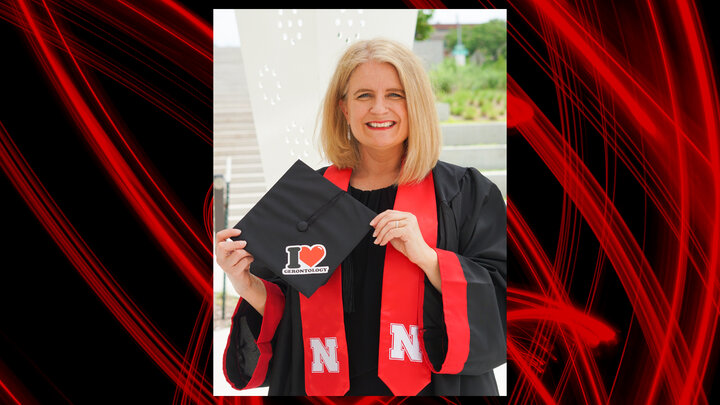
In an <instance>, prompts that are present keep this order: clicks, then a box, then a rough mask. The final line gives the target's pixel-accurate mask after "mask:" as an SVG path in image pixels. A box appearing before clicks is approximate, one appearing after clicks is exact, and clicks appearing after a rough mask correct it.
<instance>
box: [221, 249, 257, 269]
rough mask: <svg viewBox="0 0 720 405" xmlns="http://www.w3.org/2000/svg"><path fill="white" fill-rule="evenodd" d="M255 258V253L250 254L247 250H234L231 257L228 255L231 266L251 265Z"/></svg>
mask: <svg viewBox="0 0 720 405" xmlns="http://www.w3.org/2000/svg"><path fill="white" fill-rule="evenodd" d="M253 260H255V258H254V257H253V255H251V254H250V252H248V251H247V250H242V249H241V250H236V251H234V252H232V254H231V255H230V257H228V263H229V264H230V266H231V267H233V268H234V267H243V266H247V265H249V264H250V263H251V262H252V261H253ZM243 261H245V262H247V263H241V262H243ZM239 264H242V265H243V266H238V265H239Z"/></svg>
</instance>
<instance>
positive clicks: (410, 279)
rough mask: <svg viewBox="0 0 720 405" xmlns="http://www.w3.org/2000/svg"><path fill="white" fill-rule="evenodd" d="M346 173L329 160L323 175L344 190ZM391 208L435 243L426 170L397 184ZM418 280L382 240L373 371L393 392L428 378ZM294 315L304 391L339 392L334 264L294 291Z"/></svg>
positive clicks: (343, 379)
mask: <svg viewBox="0 0 720 405" xmlns="http://www.w3.org/2000/svg"><path fill="white" fill-rule="evenodd" d="M351 174H352V170H351V169H344V170H339V169H338V168H337V167H335V166H330V167H329V168H328V169H327V170H326V171H325V178H327V179H328V180H330V181H331V182H333V184H335V185H336V186H338V187H340V188H342V189H343V190H346V191H347V189H348V186H349V184H350V175H351ZM393 208H394V209H395V210H397V211H405V212H411V213H413V214H414V215H415V216H416V217H417V220H418V225H419V226H420V231H421V232H422V235H423V238H424V239H425V242H426V243H427V244H428V245H429V246H430V247H435V245H436V243H437V208H436V204H435V187H434V183H433V177H432V173H430V174H428V176H427V177H426V178H425V179H424V180H423V181H422V182H421V183H419V184H413V185H400V186H399V187H398V191H397V195H396V197H395V205H394V207H393ZM424 280H425V275H424V273H423V271H422V270H421V269H420V268H419V267H418V266H416V265H415V264H413V263H412V262H410V260H408V259H407V258H406V257H405V256H404V255H403V254H402V253H400V252H398V251H397V250H395V248H393V247H392V245H391V244H390V243H388V244H387V245H386V250H385V267H384V270H383V285H382V304H381V310H380V337H379V339H380V351H379V357H378V376H379V377H380V379H382V381H383V382H384V383H385V384H386V385H387V386H388V387H389V388H390V390H391V391H392V392H393V394H394V395H415V394H417V393H419V392H420V391H421V390H422V389H423V388H424V387H425V386H427V384H428V383H429V382H430V369H429V368H428V366H427V365H426V364H425V362H424V361H423V358H424V357H425V356H423V355H422V353H420V351H421V350H422V349H421V347H422V345H421V344H420V343H421V342H420V341H419V339H421V336H422V334H421V331H422V328H423V325H422V304H423V294H424V288H425V283H424ZM300 315H301V317H302V333H303V350H304V364H305V391H306V392H307V394H308V395H328V396H329V395H344V394H345V393H346V392H347V391H348V390H349V388H350V381H349V372H348V354H347V343H346V340H345V321H344V314H343V302H342V282H341V268H340V267H338V269H337V270H336V271H335V272H334V273H333V275H332V276H331V277H330V279H329V280H328V282H327V283H326V284H325V285H323V286H321V287H320V288H318V289H317V291H316V292H315V293H314V294H313V295H312V296H311V297H310V298H306V297H304V296H303V295H302V294H300ZM418 354H419V359H418V356H417V355H418Z"/></svg>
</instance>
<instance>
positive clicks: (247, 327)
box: [223, 279, 285, 390]
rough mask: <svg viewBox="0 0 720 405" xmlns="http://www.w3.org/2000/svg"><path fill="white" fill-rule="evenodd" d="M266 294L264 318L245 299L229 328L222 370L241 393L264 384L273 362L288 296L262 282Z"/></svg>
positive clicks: (275, 287) (240, 303)
mask: <svg viewBox="0 0 720 405" xmlns="http://www.w3.org/2000/svg"><path fill="white" fill-rule="evenodd" d="M261 281H262V282H263V284H264V285H265V290H266V291H267V301H266V302H265V315H264V316H261V315H260V314H259V313H258V312H257V311H256V310H255V308H253V307H252V306H251V305H250V304H248V303H247V302H246V301H244V300H242V299H241V300H240V301H239V302H238V304H237V306H236V307H235V312H234V313H233V316H232V323H231V326H230V335H229V336H228V341H227V345H226V347H225V353H224V355H223V370H224V373H225V379H226V380H227V381H228V382H229V383H230V385H231V386H232V387H233V388H235V389H238V390H241V389H246V388H255V387H259V386H262V385H265V384H264V383H265V380H266V379H267V374H268V368H269V365H270V360H271V359H272V355H273V351H272V343H271V342H272V340H273V337H274V336H275V331H276V330H277V327H278V324H279V323H280V319H281V318H282V315H283V311H284V308H285V295H284V294H283V292H282V290H281V288H280V287H279V286H278V285H277V284H275V283H272V282H270V281H267V280H264V279H261Z"/></svg>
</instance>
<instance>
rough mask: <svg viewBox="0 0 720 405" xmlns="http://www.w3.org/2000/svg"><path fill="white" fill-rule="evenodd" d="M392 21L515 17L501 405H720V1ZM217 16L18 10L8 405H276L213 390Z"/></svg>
mask: <svg viewBox="0 0 720 405" xmlns="http://www.w3.org/2000/svg"><path fill="white" fill-rule="evenodd" d="M372 6H373V5H372V4H363V7H365V8H369V7H372ZM383 6H385V7H387V6H393V5H392V4H391V5H388V4H383ZM395 6H397V7H415V8H440V7H458V8H460V7H468V6H471V7H485V8H507V10H508V47H509V51H508V55H509V63H508V112H509V118H508V144H509V145H508V148H509V151H510V153H509V158H508V172H509V173H508V176H509V179H510V180H509V182H508V249H509V253H510V275H509V277H510V280H509V288H508V296H507V300H508V374H509V375H508V377H509V378H508V396H507V397H506V398H496V399H488V400H486V402H489V403H505V402H508V403H513V404H526V403H545V404H554V403H571V404H575V403H582V404H606V403H633V404H636V403H648V404H650V403H673V404H676V403H682V404H684V403H699V404H707V403H716V401H717V397H718V394H717V389H713V382H714V372H715V369H716V363H717V355H718V353H717V345H716V342H715V337H716V332H717V330H718V315H719V314H720V310H719V307H718V301H719V298H720V285H719V281H720V278H719V277H718V276H719V275H718V270H719V269H720V263H719V260H720V257H719V254H720V145H719V143H720V127H719V125H720V119H719V118H720V109H719V106H718V91H717V84H716V82H715V80H716V78H715V71H716V66H717V64H716V61H715V57H714V54H713V52H714V50H713V34H712V28H714V27H713V23H714V21H713V20H712V19H711V18H710V17H709V9H708V7H709V6H708V3H696V2H692V1H680V0H663V1H658V2H653V1H628V2H613V3H611V2H604V1H597V0H584V1H572V2H570V1H567V2H566V1H562V0H518V1H507V2H494V1H479V2H469V3H467V4H455V3H452V2H446V3H440V2H436V1H433V2H420V1H406V2H405V3H402V2H399V3H398V4H397V5H395ZM211 7H212V6H211V5H208V4H205V5H201V6H194V5H190V4H188V3H186V2H182V1H176V0H151V1H130V0H118V1H114V2H94V1H84V0H74V1H57V0H8V1H4V2H2V3H0V35H1V36H0V38H3V41H2V43H3V49H2V54H3V62H4V63H3V70H2V72H3V74H2V79H1V81H2V87H0V88H1V89H2V99H3V107H2V108H1V109H0V167H1V168H2V172H3V175H2V176H0V187H2V194H1V195H2V201H3V205H2V206H3V214H4V215H3V220H2V222H1V223H2V229H3V231H4V238H3V241H4V242H3V244H2V246H3V249H2V251H3V254H4V256H5V257H4V260H3V264H2V265H1V266H0V268H2V271H1V272H0V305H1V308H2V309H0V403H10V404H16V403H18V404H20V403H22V404H26V403H30V404H33V403H56V402H63V403H65V402H68V403H87V402H90V403H98V402H100V403H107V402H113V403H114V402H123V403H137V402H152V403H225V402H230V403H232V402H240V403H272V402H273V401H277V400H275V399H272V398H265V399H261V398H218V397H213V395H212V378H211V375H212V373H211V370H212V367H213V364H212V358H211V350H212V348H211V336H210V335H211V329H210V324H211V319H212V302H211V300H212V293H211V275H212V266H211V261H212V234H211V232H212V231H211V229H212V221H211V218H212V212H211V207H212V203H211V197H212V173H211V171H212V85H213V80H212V75H213V70H212V69H213V66H212V61H213V55H212V8H211ZM216 7H220V6H218V5H216ZM296 400H297V401H299V402H311V403H330V402H333V403H334V402H344V403H358V404H363V403H367V404H369V403H386V404H391V403H392V404H395V403H398V404H399V403H402V402H407V401H421V402H427V403H431V402H440V403H460V402H466V401H468V399H466V398H342V399H336V398H297V399H296ZM468 402H469V401H468Z"/></svg>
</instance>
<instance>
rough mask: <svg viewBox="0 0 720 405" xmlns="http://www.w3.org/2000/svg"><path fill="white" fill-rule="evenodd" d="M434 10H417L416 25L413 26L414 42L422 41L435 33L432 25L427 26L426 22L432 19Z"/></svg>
mask: <svg viewBox="0 0 720 405" xmlns="http://www.w3.org/2000/svg"><path fill="white" fill-rule="evenodd" d="M434 12H435V10H418V14H417V24H416V25H415V40H416V41H424V40H426V39H428V38H429V37H430V34H432V33H433V31H435V28H433V26H432V25H430V24H428V20H429V19H430V18H432V15H433V13H434Z"/></svg>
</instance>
